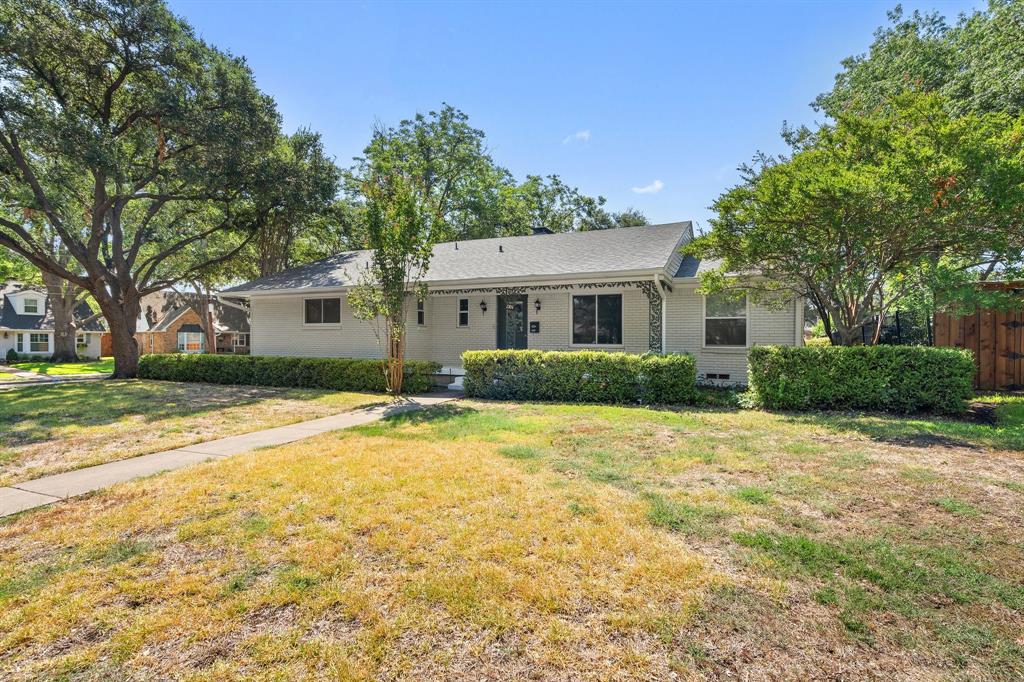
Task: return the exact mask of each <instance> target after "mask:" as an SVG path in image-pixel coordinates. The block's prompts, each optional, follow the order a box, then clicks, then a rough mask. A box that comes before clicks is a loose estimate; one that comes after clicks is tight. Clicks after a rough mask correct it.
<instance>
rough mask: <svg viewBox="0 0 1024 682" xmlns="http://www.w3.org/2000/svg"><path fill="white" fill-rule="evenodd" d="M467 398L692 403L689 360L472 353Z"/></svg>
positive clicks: (693, 373)
mask: <svg viewBox="0 0 1024 682" xmlns="http://www.w3.org/2000/svg"><path fill="white" fill-rule="evenodd" d="M462 366H463V367H464V368H465V370H466V378H465V389H466V395H467V396H471V397H477V398H493V399H499V400H554V401H559V402H570V403H633V404H636V403H660V404H678V403H692V402H694V400H695V399H696V396H697V388H696V379H697V368H696V363H695V362H694V359H693V357H691V356H689V355H634V354H630V353H605V352H602V351H573V352H567V351H537V350H494V351H487V350H473V351H466V352H465V353H463V354H462Z"/></svg>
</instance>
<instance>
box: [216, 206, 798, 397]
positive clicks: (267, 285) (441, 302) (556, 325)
mask: <svg viewBox="0 0 1024 682" xmlns="http://www.w3.org/2000/svg"><path fill="white" fill-rule="evenodd" d="M692 238H693V227H692V224H691V223H690V222H679V223H669V224H665V225H646V226H643V227H628V228H620V229H612V230H600V231H593V232H571V233H560V234H551V233H547V232H543V231H542V232H540V233H538V234H534V235H530V236H523V237H499V238H493V239H477V240H472V241H462V242H447V243H443V244H438V245H437V246H436V247H434V252H433V257H432V259H431V261H430V269H429V272H428V273H427V274H426V276H425V277H424V281H425V283H426V284H427V287H428V291H429V294H428V295H427V296H426V298H425V299H423V300H417V301H410V305H409V306H408V310H409V313H408V314H409V320H408V336H407V339H408V340H407V357H409V358H411V359H422V360H435V361H437V362H440V363H441V364H442V365H443V366H444V367H445V372H446V373H452V374H461V373H462V371H461V355H462V352H463V351H466V350H480V349H494V348H531V349H538V350H581V349H596V350H609V351H625V352H627V353H645V352H656V353H690V354H692V355H693V356H695V357H696V359H697V372H698V375H699V376H700V377H702V378H703V379H705V380H708V381H713V382H721V383H740V384H741V383H746V380H747V349H748V348H749V347H750V346H752V345H755V344H784V345H797V344H800V343H802V339H803V306H802V305H798V304H797V302H795V301H790V302H788V303H787V304H786V305H785V306H784V307H782V308H781V309H776V308H769V307H763V306H760V305H755V304H753V303H752V302H749V301H747V300H745V299H741V300H739V301H730V300H727V299H725V298H723V297H713V296H712V297H705V296H702V295H700V294H698V293H697V292H696V289H697V287H698V286H699V279H698V275H699V274H700V272H701V271H702V269H704V268H708V267H711V266H712V264H708V263H701V262H698V261H696V260H694V259H693V258H691V257H685V258H684V257H683V255H682V254H681V253H680V248H681V247H682V246H683V245H684V244H686V242H688V241H689V240H690V239H692ZM370 255H371V254H370V252H369V251H350V252H346V253H340V254H338V255H336V256H333V257H331V258H327V259H325V260H322V261H318V262H316V263H311V264H308V265H304V266H301V267H298V268H294V269H291V270H286V271H284V272H281V273H278V274H276V275H271V276H268V277H263V278H260V279H257V280H254V281H251V282H247V283H245V284H242V285H239V286H237V287H233V288H231V289H227V290H225V291H224V292H222V293H221V295H222V296H224V297H230V298H244V299H248V300H249V303H250V306H251V326H252V331H251V334H252V336H251V342H250V343H251V351H252V354H253V355H291V356H318V357H353V358H376V357H381V349H380V348H379V346H378V344H377V340H376V337H375V336H374V333H373V328H372V326H371V325H370V324H368V323H366V322H363V321H360V320H357V319H356V318H355V317H354V316H353V312H352V309H351V307H350V306H349V304H348V300H347V293H348V292H349V291H350V290H351V289H352V287H353V286H354V285H356V284H357V282H358V280H359V275H360V272H361V271H362V269H363V268H365V267H366V265H367V263H368V262H369V259H370Z"/></svg>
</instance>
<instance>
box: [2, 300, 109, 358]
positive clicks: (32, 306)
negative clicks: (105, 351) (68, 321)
mask: <svg viewBox="0 0 1024 682" xmlns="http://www.w3.org/2000/svg"><path fill="white" fill-rule="evenodd" d="M75 315H76V317H78V319H80V320H81V319H85V318H87V317H91V316H92V311H91V310H89V306H88V305H86V304H85V303H81V304H79V306H78V309H77V310H76V311H75ZM53 334H54V331H53V313H52V312H51V311H50V301H49V299H48V298H47V296H46V291H44V290H43V289H40V288H37V287H30V286H24V285H22V284H19V283H17V282H7V283H0V359H2V358H5V357H7V351H8V350H10V349H11V348H13V349H14V350H15V351H17V353H18V355H37V356H39V357H49V356H50V355H52V354H53ZM102 335H103V324H102V323H101V322H100V321H99V320H93V321H92V322H89V323H88V324H86V325H85V326H84V328H80V329H79V330H78V338H77V342H78V343H77V346H78V354H79V355H80V356H81V357H83V358H98V357H99V356H100V337H101V336H102Z"/></svg>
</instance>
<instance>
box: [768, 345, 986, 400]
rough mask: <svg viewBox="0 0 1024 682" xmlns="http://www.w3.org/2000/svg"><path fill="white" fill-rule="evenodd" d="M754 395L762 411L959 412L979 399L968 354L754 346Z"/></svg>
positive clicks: (877, 348)
mask: <svg viewBox="0 0 1024 682" xmlns="http://www.w3.org/2000/svg"><path fill="white" fill-rule="evenodd" d="M748 357H749V362H750V388H751V390H752V391H753V393H754V396H755V400H756V402H757V403H758V404H760V405H761V406H763V407H768V408H775V409H783V410H804V409H858V410H883V411H886V412H899V413H907V412H918V411H933V412H944V413H955V412H960V411H962V410H963V409H964V401H965V400H967V399H968V398H970V397H971V395H972V394H973V386H974V359H973V357H972V356H971V353H970V352H969V351H964V350H959V349H956V348H928V347H924V346H805V347H802V348H800V347H788V346H755V347H753V348H751V349H750V354H749V356H748Z"/></svg>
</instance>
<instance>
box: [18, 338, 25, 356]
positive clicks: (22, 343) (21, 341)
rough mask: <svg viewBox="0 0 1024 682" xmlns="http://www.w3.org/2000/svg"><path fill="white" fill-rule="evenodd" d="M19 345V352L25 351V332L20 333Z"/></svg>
mask: <svg viewBox="0 0 1024 682" xmlns="http://www.w3.org/2000/svg"><path fill="white" fill-rule="evenodd" d="M17 346H18V352H19V353H24V352H25V335H24V334H18V343H17Z"/></svg>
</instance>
